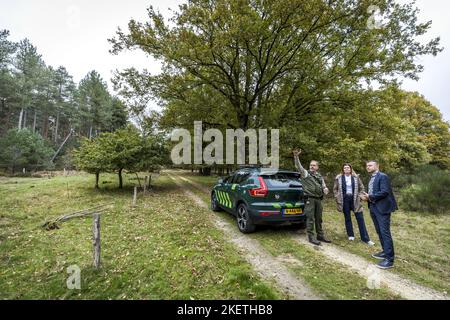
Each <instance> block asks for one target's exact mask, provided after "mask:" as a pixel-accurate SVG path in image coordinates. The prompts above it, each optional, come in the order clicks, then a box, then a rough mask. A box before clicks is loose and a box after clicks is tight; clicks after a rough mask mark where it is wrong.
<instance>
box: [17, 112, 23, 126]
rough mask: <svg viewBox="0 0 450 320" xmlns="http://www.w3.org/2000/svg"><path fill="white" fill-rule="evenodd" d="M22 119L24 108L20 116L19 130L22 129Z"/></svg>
mask: <svg viewBox="0 0 450 320" xmlns="http://www.w3.org/2000/svg"><path fill="white" fill-rule="evenodd" d="M22 118H23V108H22V109H20V115H19V127H18V128H19V130H20V129H22Z"/></svg>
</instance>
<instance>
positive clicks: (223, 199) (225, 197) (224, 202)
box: [217, 175, 234, 211]
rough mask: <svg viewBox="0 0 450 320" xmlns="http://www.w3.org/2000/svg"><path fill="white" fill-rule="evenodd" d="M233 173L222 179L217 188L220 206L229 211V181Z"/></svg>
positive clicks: (230, 203) (230, 202)
mask: <svg viewBox="0 0 450 320" xmlns="http://www.w3.org/2000/svg"><path fill="white" fill-rule="evenodd" d="M233 177H234V175H231V176H228V177H226V178H225V179H223V181H222V184H221V185H220V186H219V187H218V188H217V201H219V204H220V206H221V207H222V208H224V209H226V210H228V211H231V210H232V200H231V197H230V190H231V181H232V179H233Z"/></svg>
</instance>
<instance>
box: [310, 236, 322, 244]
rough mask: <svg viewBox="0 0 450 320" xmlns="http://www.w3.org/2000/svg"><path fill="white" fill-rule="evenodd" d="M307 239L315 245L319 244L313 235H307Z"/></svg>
mask: <svg viewBox="0 0 450 320" xmlns="http://www.w3.org/2000/svg"><path fill="white" fill-rule="evenodd" d="M308 240H309V242H311V243H312V244H314V245H316V246H320V242H319V241H317V240H316V239H315V238H314V237H312V236H308Z"/></svg>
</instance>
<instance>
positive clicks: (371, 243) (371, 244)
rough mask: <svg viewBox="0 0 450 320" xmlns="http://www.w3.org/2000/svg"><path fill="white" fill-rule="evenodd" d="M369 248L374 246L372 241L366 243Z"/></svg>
mask: <svg viewBox="0 0 450 320" xmlns="http://www.w3.org/2000/svg"><path fill="white" fill-rule="evenodd" d="M366 243H367V244H368V245H369V246H370V247H373V246H374V245H375V242H373V241H370V240H369V241H367V242H366Z"/></svg>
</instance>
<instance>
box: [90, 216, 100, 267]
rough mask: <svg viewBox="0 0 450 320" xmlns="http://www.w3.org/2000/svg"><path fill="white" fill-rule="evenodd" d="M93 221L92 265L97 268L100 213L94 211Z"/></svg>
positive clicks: (98, 263)
mask: <svg viewBox="0 0 450 320" xmlns="http://www.w3.org/2000/svg"><path fill="white" fill-rule="evenodd" d="M93 217H94V223H93V226H92V231H93V234H94V237H93V246H94V267H95V268H96V269H98V268H99V267H100V214H98V213H94V215H93Z"/></svg>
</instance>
